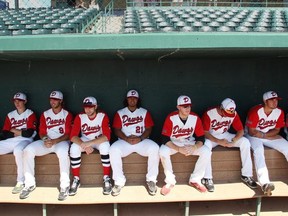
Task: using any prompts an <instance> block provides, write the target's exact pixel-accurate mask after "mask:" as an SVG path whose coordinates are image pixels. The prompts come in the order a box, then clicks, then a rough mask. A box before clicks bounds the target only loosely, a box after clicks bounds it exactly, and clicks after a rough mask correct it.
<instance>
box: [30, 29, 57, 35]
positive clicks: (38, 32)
mask: <svg viewBox="0 0 288 216" xmlns="http://www.w3.org/2000/svg"><path fill="white" fill-rule="evenodd" d="M51 33H52V30H51V29H34V30H32V35H42V34H51Z"/></svg>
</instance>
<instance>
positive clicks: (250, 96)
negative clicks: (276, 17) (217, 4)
mask: <svg viewBox="0 0 288 216" xmlns="http://www.w3.org/2000/svg"><path fill="white" fill-rule="evenodd" d="M209 35H210V36H209V37H208V35H201V34H200V35H189V37H188V36H187V35H179V34H177V35H173V34H172V35H171V34H170V35H162V37H160V36H161V35H160V34H157V35H156V36H153V35H139V36H127V35H122V36H119V35H118V36H115V35H114V36H113V35H107V36H106V38H105V37H103V36H102V35H101V36H100V38H101V39H99V36H98V37H97V35H96V36H95V35H94V36H79V35H78V36H77V35H75V36H73V37H72V36H62V37H61V36H51V37H48V36H46V37H45V36H41V37H40V36H39V37H28V36H26V37H14V38H11V37H1V38H0V51H1V52H0V67H1V79H0V83H1V85H0V90H1V94H0V105H1V106H0V122H1V125H3V122H4V118H5V115H6V114H7V113H8V112H9V111H10V110H12V109H14V107H13V103H12V102H11V98H12V96H13V94H14V93H16V92H17V91H23V92H25V93H26V94H27V95H28V99H29V102H28V107H30V108H31V109H33V110H34V111H35V112H36V113H37V115H38V117H39V115H40V113H41V112H42V111H44V110H46V109H48V108H49V100H48V97H49V93H50V92H51V91H52V90H61V91H62V92H63V93H64V100H65V107H66V108H67V109H68V110H70V111H71V112H72V113H73V114H77V113H78V112H80V111H82V106H81V104H82V100H83V98H84V97H86V96H95V97H96V98H97V100H98V103H99V105H100V107H101V109H103V110H104V111H106V112H107V113H108V115H109V117H110V120H111V121H112V119H113V116H114V113H115V112H116V111H117V110H118V109H119V108H121V107H122V102H123V99H124V97H125V94H126V92H127V90H129V89H132V88H135V89H136V90H138V91H139V93H140V97H141V98H142V105H143V107H145V108H148V109H149V110H150V111H151V114H152V116H153V118H154V121H155V129H154V131H153V135H152V138H154V139H155V140H157V141H158V137H159V135H160V132H161V127H162V124H163V122H164V119H165V117H166V115H167V114H168V113H169V112H171V111H173V110H174V109H176V99H177V97H178V96H179V95H181V94H186V95H188V96H190V97H191V99H192V103H193V111H195V112H196V113H198V114H199V115H201V114H202V113H203V112H204V111H205V109H207V108H208V107H211V106H215V105H217V104H219V103H220V102H221V101H222V100H223V99H224V98H225V97H231V98H233V99H234V100H235V101H236V103H237V110H238V112H239V114H240V115H241V117H242V120H243V121H244V120H245V117H246V113H247V111H248V109H249V108H250V107H251V106H253V105H256V104H258V103H261V102H262V95H263V93H264V92H265V91H268V90H275V91H276V92H277V93H278V94H279V95H280V96H281V97H283V100H282V101H280V103H279V105H280V107H282V108H283V109H284V110H285V111H286V110H287V109H286V107H287V100H288V91H287V80H288V73H287V72H286V71H287V68H288V61H287V53H288V50H287V47H288V46H287V45H288V40H287V35H286V33H283V34H278V35H277V34H270V35H269V34H262V35H259V34H258V35H251V34H247V33H246V35H243V34H242V35H240V36H239V34H234V35H233V34H231V35H230V34H229V35H228V34H226V35H225V34H224V35H222V36H221V37H219V35H212V34H209ZM102 37H103V38H102ZM143 37H144V38H143ZM144 39H145V41H143V40H144ZM240 39H241V40H240ZM191 41H194V42H195V41H198V42H197V43H194V42H193V43H192V42H191ZM159 44H160V45H159ZM105 45H106V46H105Z"/></svg>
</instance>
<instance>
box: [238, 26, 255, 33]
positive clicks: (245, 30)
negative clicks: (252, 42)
mask: <svg viewBox="0 0 288 216" xmlns="http://www.w3.org/2000/svg"><path fill="white" fill-rule="evenodd" d="M252 30H253V29H252V28H251V27H246V26H239V27H237V28H236V31H237V32H251V31H252Z"/></svg>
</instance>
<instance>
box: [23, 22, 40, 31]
mask: <svg viewBox="0 0 288 216" xmlns="http://www.w3.org/2000/svg"><path fill="white" fill-rule="evenodd" d="M42 27H43V25H41V24H37V23H33V24H29V25H26V27H25V28H26V29H28V30H29V29H30V30H34V29H41V28H42Z"/></svg>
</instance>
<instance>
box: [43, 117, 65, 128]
mask: <svg viewBox="0 0 288 216" xmlns="http://www.w3.org/2000/svg"><path fill="white" fill-rule="evenodd" d="M46 124H47V127H48V128H53V127H57V126H60V125H64V124H65V119H51V117H48V118H46Z"/></svg>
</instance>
